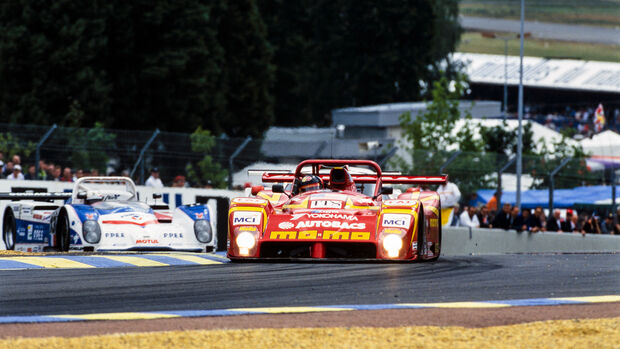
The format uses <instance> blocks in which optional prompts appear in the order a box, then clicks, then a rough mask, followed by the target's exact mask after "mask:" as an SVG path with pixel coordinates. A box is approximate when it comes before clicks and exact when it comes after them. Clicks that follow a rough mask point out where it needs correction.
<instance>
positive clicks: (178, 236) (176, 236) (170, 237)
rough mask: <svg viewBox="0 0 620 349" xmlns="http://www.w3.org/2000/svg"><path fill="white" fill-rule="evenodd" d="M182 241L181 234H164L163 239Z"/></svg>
mask: <svg viewBox="0 0 620 349" xmlns="http://www.w3.org/2000/svg"><path fill="white" fill-rule="evenodd" d="M165 238H168V239H182V238H183V233H164V239H165Z"/></svg>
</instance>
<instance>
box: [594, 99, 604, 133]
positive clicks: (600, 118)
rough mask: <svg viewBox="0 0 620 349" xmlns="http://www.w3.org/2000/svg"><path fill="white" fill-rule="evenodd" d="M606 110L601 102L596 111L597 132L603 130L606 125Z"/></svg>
mask: <svg viewBox="0 0 620 349" xmlns="http://www.w3.org/2000/svg"><path fill="white" fill-rule="evenodd" d="M605 121H606V120H605V111H604V110H603V105H602V104H600V103H599V105H598V107H597V108H596V111H595V112H594V128H595V130H596V132H601V131H602V130H603V127H605Z"/></svg>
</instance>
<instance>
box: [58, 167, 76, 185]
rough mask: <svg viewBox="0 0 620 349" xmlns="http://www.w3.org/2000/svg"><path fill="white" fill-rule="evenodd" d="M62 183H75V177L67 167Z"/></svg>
mask: <svg viewBox="0 0 620 349" xmlns="http://www.w3.org/2000/svg"><path fill="white" fill-rule="evenodd" d="M60 180H61V181H62V182H73V175H72V174H71V168H70V167H65V169H64V170H63V171H62V178H60Z"/></svg>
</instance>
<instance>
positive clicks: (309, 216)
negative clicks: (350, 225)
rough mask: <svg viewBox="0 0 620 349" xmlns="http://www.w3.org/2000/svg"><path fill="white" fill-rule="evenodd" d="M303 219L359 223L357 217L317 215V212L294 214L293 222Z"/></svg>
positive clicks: (338, 214) (340, 214) (335, 214)
mask: <svg viewBox="0 0 620 349" xmlns="http://www.w3.org/2000/svg"><path fill="white" fill-rule="evenodd" d="M302 217H307V218H312V219H341V220H346V221H357V220H358V218H357V216H355V215H349V214H342V213H320V212H318V213H315V212H310V213H309V212H305V213H294V214H293V218H291V220H292V221H296V220H298V219H300V218H302Z"/></svg>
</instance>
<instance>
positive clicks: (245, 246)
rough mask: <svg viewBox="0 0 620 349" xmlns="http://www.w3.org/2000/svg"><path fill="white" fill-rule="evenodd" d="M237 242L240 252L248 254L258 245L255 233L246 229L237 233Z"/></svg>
mask: <svg viewBox="0 0 620 349" xmlns="http://www.w3.org/2000/svg"><path fill="white" fill-rule="evenodd" d="M236 243H237V247H239V254H241V255H246V256H247V255H249V254H250V250H251V249H253V248H254V246H256V239H255V238H254V234H252V233H249V232H247V231H246V232H242V233H240V234H239V235H237V239H236Z"/></svg>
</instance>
